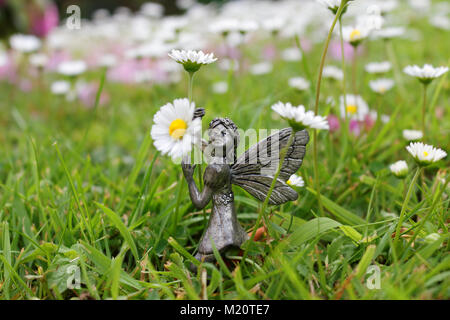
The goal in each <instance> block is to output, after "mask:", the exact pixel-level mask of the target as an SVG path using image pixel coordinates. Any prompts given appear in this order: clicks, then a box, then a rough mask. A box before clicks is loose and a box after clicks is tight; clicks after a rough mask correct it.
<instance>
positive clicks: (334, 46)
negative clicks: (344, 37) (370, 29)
mask: <svg viewBox="0 0 450 320" xmlns="http://www.w3.org/2000/svg"><path fill="white" fill-rule="evenodd" d="M329 51H330V54H331V57H332V58H333V59H335V60H341V57H342V54H341V43H340V41H332V42H331V43H330V50H329ZM362 52H363V49H362V46H359V47H358V49H357V51H356V53H357V54H358V55H361V53H362ZM353 56H354V50H353V47H352V46H351V45H350V44H349V43H347V42H344V57H345V60H352V59H353Z"/></svg>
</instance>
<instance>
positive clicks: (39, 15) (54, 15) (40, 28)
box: [31, 3, 59, 37]
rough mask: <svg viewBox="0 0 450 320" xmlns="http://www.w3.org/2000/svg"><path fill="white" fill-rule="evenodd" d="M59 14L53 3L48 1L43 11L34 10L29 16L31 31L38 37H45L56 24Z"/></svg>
mask: <svg viewBox="0 0 450 320" xmlns="http://www.w3.org/2000/svg"><path fill="white" fill-rule="evenodd" d="M58 23H59V15H58V8H57V7H56V5H55V4H53V3H50V4H49V5H47V6H46V7H45V9H44V11H38V12H34V13H33V14H32V16H31V32H32V33H33V34H35V35H37V36H39V37H45V36H46V35H47V34H48V33H49V32H50V31H51V30H53V29H54V28H55V27H57V26H58Z"/></svg>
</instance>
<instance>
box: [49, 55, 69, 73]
mask: <svg viewBox="0 0 450 320" xmlns="http://www.w3.org/2000/svg"><path fill="white" fill-rule="evenodd" d="M70 58H71V57H70V54H69V53H67V52H65V51H61V50H56V51H53V53H52V55H51V56H50V58H49V60H48V62H47V70H49V71H55V70H56V69H57V68H58V66H59V64H60V63H61V62H64V61H68V60H70Z"/></svg>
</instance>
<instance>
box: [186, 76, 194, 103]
mask: <svg viewBox="0 0 450 320" xmlns="http://www.w3.org/2000/svg"><path fill="white" fill-rule="evenodd" d="M194 74H195V73H194V72H188V75H189V83H188V99H189V106H190V105H191V103H192V87H193V85H194Z"/></svg>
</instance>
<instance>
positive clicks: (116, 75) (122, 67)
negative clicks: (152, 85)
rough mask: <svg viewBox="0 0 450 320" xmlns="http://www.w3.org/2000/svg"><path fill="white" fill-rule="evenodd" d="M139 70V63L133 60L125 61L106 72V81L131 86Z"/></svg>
mask: <svg viewBox="0 0 450 320" xmlns="http://www.w3.org/2000/svg"><path fill="white" fill-rule="evenodd" d="M136 70H139V63H138V62H137V61H135V60H125V61H124V62H123V63H121V64H118V65H117V66H115V67H113V68H111V69H110V70H109V71H108V75H107V77H108V80H110V81H113V82H122V83H128V84H132V83H134V82H135V79H136V78H135V73H136Z"/></svg>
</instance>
